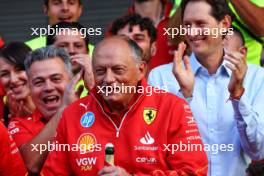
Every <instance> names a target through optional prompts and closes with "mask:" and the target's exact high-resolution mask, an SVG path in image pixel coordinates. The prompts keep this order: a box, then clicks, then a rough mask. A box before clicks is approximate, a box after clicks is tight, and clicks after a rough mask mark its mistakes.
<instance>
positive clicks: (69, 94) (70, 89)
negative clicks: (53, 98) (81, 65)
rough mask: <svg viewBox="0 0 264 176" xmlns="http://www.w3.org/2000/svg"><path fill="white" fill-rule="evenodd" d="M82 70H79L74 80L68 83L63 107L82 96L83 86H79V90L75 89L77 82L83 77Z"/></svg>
mask: <svg viewBox="0 0 264 176" xmlns="http://www.w3.org/2000/svg"><path fill="white" fill-rule="evenodd" d="M81 75H82V72H79V73H78V74H77V75H75V76H74V77H73V78H72V80H71V81H70V82H69V83H68V85H67V87H66V89H65V91H64V94H63V99H62V107H63V108H65V107H66V106H67V105H69V104H70V103H72V102H74V101H76V100H78V99H79V98H80V95H81V93H82V90H83V89H82V88H79V89H78V90H77V91H75V90H74V88H75V85H76V84H77V82H78V81H79V80H80V79H81Z"/></svg>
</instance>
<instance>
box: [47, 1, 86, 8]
mask: <svg viewBox="0 0 264 176" xmlns="http://www.w3.org/2000/svg"><path fill="white" fill-rule="evenodd" d="M44 4H45V6H47V7H48V6H49V0H44ZM79 4H82V1H81V0H79Z"/></svg>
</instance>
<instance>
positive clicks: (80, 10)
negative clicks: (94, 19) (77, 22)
mask: <svg viewBox="0 0 264 176" xmlns="http://www.w3.org/2000/svg"><path fill="white" fill-rule="evenodd" d="M82 11H83V5H82V4H80V6H79V9H78V19H79V18H80V16H81V15H82Z"/></svg>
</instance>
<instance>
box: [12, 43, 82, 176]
mask: <svg viewBox="0 0 264 176" xmlns="http://www.w3.org/2000/svg"><path fill="white" fill-rule="evenodd" d="M25 68H26V72H27V76H28V79H29V88H30V92H31V96H32V99H33V102H34V104H35V105H36V110H35V111H34V112H33V114H31V115H30V116H27V117H20V118H15V119H14V120H12V122H11V123H10V124H9V126H8V128H9V131H10V133H11V134H12V136H13V138H14V140H15V142H16V144H17V146H18V148H19V150H20V152H21V155H22V157H23V159H24V161H25V165H26V168H27V170H28V172H29V173H32V174H36V173H39V172H40V171H41V168H42V166H43V164H44V163H45V160H46V157H47V155H48V153H49V150H48V149H46V150H43V151H41V152H40V149H41V147H40V144H43V145H44V144H46V146H47V145H48V143H52V140H53V138H54V136H55V132H56V128H57V124H58V122H59V120H60V117H61V112H62V111H63V109H64V108H65V107H66V106H67V105H68V104H69V103H71V102H73V101H74V100H76V99H78V98H79V94H80V92H81V91H82V90H80V91H79V92H78V93H76V92H75V91H74V85H75V83H77V81H78V79H79V77H80V73H79V74H77V75H76V77H74V78H72V68H71V62H70V56H69V55H68V54H67V53H66V51H64V49H59V48H55V47H53V46H48V47H44V48H40V49H37V50H35V51H33V52H32V53H31V54H30V55H29V56H28V57H27V59H26V60H25ZM66 88H67V89H66Z"/></svg>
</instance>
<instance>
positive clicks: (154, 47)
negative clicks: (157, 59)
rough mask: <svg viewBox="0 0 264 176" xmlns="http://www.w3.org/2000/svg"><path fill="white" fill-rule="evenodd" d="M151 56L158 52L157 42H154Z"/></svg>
mask: <svg viewBox="0 0 264 176" xmlns="http://www.w3.org/2000/svg"><path fill="white" fill-rule="evenodd" d="M150 47H151V48H150V49H151V56H154V55H155V54H156V52H157V42H152V44H151V46H150Z"/></svg>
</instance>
